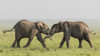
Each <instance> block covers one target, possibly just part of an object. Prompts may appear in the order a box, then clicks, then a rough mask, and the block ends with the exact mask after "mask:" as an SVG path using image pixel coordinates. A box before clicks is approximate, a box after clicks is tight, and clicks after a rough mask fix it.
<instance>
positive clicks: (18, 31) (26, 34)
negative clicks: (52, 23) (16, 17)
mask: <svg viewBox="0 0 100 56" xmlns="http://www.w3.org/2000/svg"><path fill="white" fill-rule="evenodd" d="M13 29H15V41H14V42H13V44H12V46H11V47H15V44H16V43H17V47H20V40H21V39H22V38H29V39H28V42H27V44H26V45H25V46H24V47H25V48H26V47H28V46H29V45H30V43H31V41H32V40H33V38H34V36H36V37H37V39H38V41H40V42H41V44H42V46H43V47H44V48H46V45H45V43H44V41H43V39H42V36H41V33H43V34H46V35H48V33H49V31H50V30H49V27H48V26H47V25H46V24H45V23H43V22H42V21H38V22H30V21H28V20H20V21H18V22H17V23H16V24H15V26H14V27H13V28H12V29H11V30H3V33H6V32H9V31H12V30H13Z"/></svg>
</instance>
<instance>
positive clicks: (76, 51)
mask: <svg viewBox="0 0 100 56" xmlns="http://www.w3.org/2000/svg"><path fill="white" fill-rule="evenodd" d="M14 35H15V34H14V32H8V33H6V34H3V33H0V56H100V33H97V34H96V35H90V36H91V41H92V44H93V46H94V48H90V46H89V44H88V43H87V42H86V41H85V40H84V41H83V44H82V45H83V48H77V47H78V40H77V39H75V38H72V37H71V40H70V48H67V47H66V43H64V45H63V47H62V48H58V46H59V44H60V42H61V40H62V37H63V33H58V34H55V35H54V36H53V37H52V38H53V41H51V40H49V39H46V42H45V43H46V46H47V49H45V48H43V47H42V45H41V43H40V42H39V41H38V40H37V39H36V37H34V39H33V41H32V42H31V44H30V46H29V47H28V48H23V46H24V45H25V44H26V43H27V41H28V39H27V38H25V39H22V40H21V43H20V45H21V48H11V47H10V46H11V45H12V43H13V41H14V39H15V37H14ZM44 36H45V35H43V37H44Z"/></svg>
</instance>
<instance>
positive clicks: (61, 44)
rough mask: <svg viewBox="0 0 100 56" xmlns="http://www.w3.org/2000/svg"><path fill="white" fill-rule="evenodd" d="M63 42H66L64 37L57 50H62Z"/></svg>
mask: <svg viewBox="0 0 100 56" xmlns="http://www.w3.org/2000/svg"><path fill="white" fill-rule="evenodd" d="M65 40H66V39H65V37H63V39H62V41H61V43H60V46H59V47H58V48H62V46H63V44H64V42H65Z"/></svg>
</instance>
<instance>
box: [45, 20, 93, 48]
mask: <svg viewBox="0 0 100 56" xmlns="http://www.w3.org/2000/svg"><path fill="white" fill-rule="evenodd" d="M59 32H63V34H64V36H63V39H62V41H61V43H60V46H59V48H61V47H62V46H63V44H64V42H65V41H66V45H67V48H69V40H70V37H71V36H72V37H74V38H78V40H79V48H82V40H83V39H84V40H86V41H87V42H88V43H89V45H90V47H91V48H92V47H93V46H92V44H91V41H90V36H89V33H90V30H89V27H88V26H87V25H86V24H85V23H84V22H69V21H65V22H59V23H57V24H54V25H53V26H52V28H51V32H50V33H49V34H50V35H49V36H46V37H45V38H44V40H45V39H46V38H49V37H52V36H53V35H54V34H55V33H59Z"/></svg>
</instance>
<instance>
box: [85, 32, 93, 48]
mask: <svg viewBox="0 0 100 56" xmlns="http://www.w3.org/2000/svg"><path fill="white" fill-rule="evenodd" d="M84 39H85V40H86V41H87V42H88V43H89V45H90V47H91V48H92V47H93V46H92V44H91V41H90V36H89V34H86V33H85V34H84Z"/></svg>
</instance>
